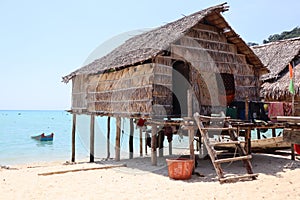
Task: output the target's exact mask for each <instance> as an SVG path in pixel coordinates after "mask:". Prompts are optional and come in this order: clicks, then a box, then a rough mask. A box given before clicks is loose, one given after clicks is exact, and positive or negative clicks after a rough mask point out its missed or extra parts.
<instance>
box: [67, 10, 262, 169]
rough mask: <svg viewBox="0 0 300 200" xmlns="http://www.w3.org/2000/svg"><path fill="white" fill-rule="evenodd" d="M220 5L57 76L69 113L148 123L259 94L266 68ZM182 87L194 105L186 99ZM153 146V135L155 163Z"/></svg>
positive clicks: (133, 39)
mask: <svg viewBox="0 0 300 200" xmlns="http://www.w3.org/2000/svg"><path fill="white" fill-rule="evenodd" d="M227 10H228V7H227V6H226V5H225V4H221V5H217V6H213V7H210V8H207V9H205V10H202V11H199V12H196V13H194V14H191V15H189V16H185V17H183V18H181V19H179V20H177V21H174V22H171V23H168V24H166V25H163V26H161V27H159V28H156V29H153V30H150V31H148V32H145V33H142V34H140V35H137V36H134V37H132V38H131V39H128V40H127V41H126V42H125V43H123V44H122V45H120V46H119V47H117V48H116V49H114V50H113V51H111V52H110V53H108V54H107V55H106V56H104V57H101V58H99V59H97V60H95V61H93V62H91V63H90V64H88V65H86V66H84V67H82V68H80V69H78V70H76V71H74V72H72V73H70V74H69V75H67V76H65V77H63V81H64V82H65V83H67V82H69V81H70V80H72V109H71V112H72V113H73V116H74V118H75V119H76V115H77V114H86V115H91V116H92V119H93V117H94V116H109V117H116V118H117V123H118V124H120V117H125V118H130V119H133V118H146V119H149V121H150V122H154V121H155V119H165V118H171V117H181V118H182V117H186V116H188V115H191V112H194V111H200V112H201V113H202V114H210V113H211V112H214V110H213V109H214V108H220V107H222V106H223V107H224V105H225V106H226V105H227V103H228V102H227V101H232V100H234V101H245V99H246V98H249V100H258V98H259V87H260V84H261V82H260V80H259V77H260V76H261V75H262V74H264V73H265V72H266V69H265V68H264V67H263V64H262V63H261V61H260V60H259V59H258V57H257V56H256V55H255V54H254V53H253V51H252V50H251V48H249V47H248V46H247V45H246V43H245V42H244V41H243V40H242V39H241V38H240V37H239V35H238V34H236V33H235V31H234V30H233V29H232V28H231V27H230V25H229V24H228V23H227V22H226V20H225V19H224V18H223V17H222V15H221V13H222V12H224V11H227ZM189 89H191V90H189ZM188 90H189V91H192V92H190V93H192V94H193V95H192V96H193V99H194V102H193V105H188V104H191V103H190V101H188V100H187V91H188ZM188 107H192V109H188ZM73 123H76V120H74V122H73ZM92 125H93V123H91V126H92ZM73 127H75V125H74V124H73ZM156 130H157V124H155V123H152V136H154V135H155V134H156ZM73 132H74V131H73ZM91 132H93V128H91ZM118 132H120V130H118V129H117V138H116V150H117V151H116V159H117V160H118V159H119V154H118V150H119V149H118V148H119V146H118V145H119V139H120V138H118V137H119V136H118V135H119V133H118ZM91 137H92V134H91ZM153 138H155V137H153ZM92 140H93V139H91V142H92ZM91 146H92V145H91ZM154 146H155V143H154V142H152V158H153V160H152V162H153V164H156V160H155V157H156V150H155V147H154ZM91 152H92V149H91Z"/></svg>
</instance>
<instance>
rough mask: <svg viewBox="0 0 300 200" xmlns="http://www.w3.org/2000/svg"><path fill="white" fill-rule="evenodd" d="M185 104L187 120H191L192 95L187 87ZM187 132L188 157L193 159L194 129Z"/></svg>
mask: <svg viewBox="0 0 300 200" xmlns="http://www.w3.org/2000/svg"><path fill="white" fill-rule="evenodd" d="M187 106H188V118H189V119H188V120H192V117H193V96H192V89H188V91H187ZM188 134H189V144H190V145H189V147H190V159H192V160H195V151H194V136H195V131H194V129H189V130H188Z"/></svg>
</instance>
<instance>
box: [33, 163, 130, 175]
mask: <svg viewBox="0 0 300 200" xmlns="http://www.w3.org/2000/svg"><path fill="white" fill-rule="evenodd" d="M116 167H127V165H126V164H120V165H109V166H102V167H92V168H81V169H70V170H63V171H54V172H45V173H39V174H38V175H39V176H49V175H55V174H65V173H68V172H81V171H89V170H98V169H111V168H116Z"/></svg>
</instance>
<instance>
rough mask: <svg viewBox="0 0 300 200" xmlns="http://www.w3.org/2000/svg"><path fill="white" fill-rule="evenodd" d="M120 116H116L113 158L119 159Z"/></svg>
mask: <svg viewBox="0 0 300 200" xmlns="http://www.w3.org/2000/svg"><path fill="white" fill-rule="evenodd" d="M120 138H121V117H116V146H115V154H116V155H115V160H116V161H120Z"/></svg>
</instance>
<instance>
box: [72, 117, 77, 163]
mask: <svg viewBox="0 0 300 200" xmlns="http://www.w3.org/2000/svg"><path fill="white" fill-rule="evenodd" d="M75 133H76V114H75V113H73V124H72V158H71V161H72V162H75Z"/></svg>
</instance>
